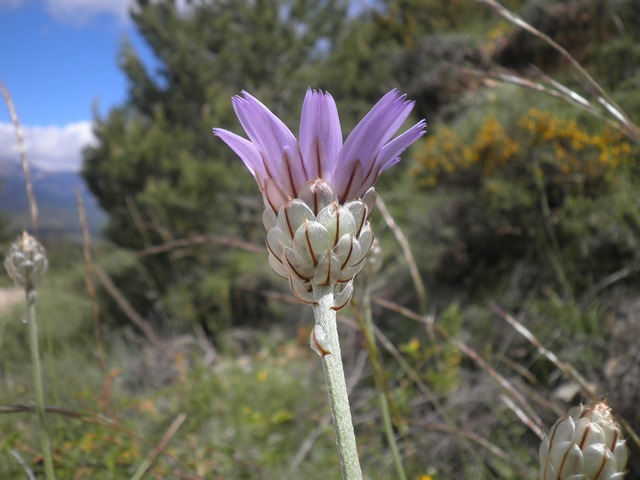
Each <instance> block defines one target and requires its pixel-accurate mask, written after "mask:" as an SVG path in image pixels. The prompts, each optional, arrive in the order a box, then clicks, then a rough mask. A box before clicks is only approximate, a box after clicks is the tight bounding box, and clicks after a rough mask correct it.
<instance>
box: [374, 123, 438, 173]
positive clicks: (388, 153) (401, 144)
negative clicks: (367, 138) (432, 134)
mask: <svg viewBox="0 0 640 480" xmlns="http://www.w3.org/2000/svg"><path fill="white" fill-rule="evenodd" d="M426 126H427V122H425V121H424V120H421V121H420V122H418V123H416V124H415V125H414V126H413V127H411V128H410V129H409V130H407V131H406V132H404V133H403V134H402V135H399V136H398V137H396V138H394V139H393V140H391V141H390V142H389V143H387V144H386V145H385V146H384V147H382V149H381V150H380V153H379V154H378V158H377V160H376V163H379V164H380V167H381V168H380V173H382V172H384V171H385V170H387V169H388V168H389V167H392V166H393V165H395V164H396V163H398V162H399V161H400V154H401V153H402V152H404V151H405V150H406V149H407V147H408V146H409V145H411V144H412V143H413V142H415V141H416V140H417V139H418V138H420V137H421V136H422V135H424V134H425V133H426Z"/></svg>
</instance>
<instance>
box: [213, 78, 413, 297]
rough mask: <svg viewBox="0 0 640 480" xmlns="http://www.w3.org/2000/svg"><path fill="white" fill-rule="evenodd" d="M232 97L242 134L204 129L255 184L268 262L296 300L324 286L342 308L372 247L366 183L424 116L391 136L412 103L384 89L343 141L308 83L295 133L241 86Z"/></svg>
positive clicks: (323, 100) (324, 96) (409, 139)
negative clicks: (232, 154)
mask: <svg viewBox="0 0 640 480" xmlns="http://www.w3.org/2000/svg"><path fill="white" fill-rule="evenodd" d="M232 102H233V107H234V109H235V111H236V114H237V115H238V119H239V120H240V123H241V124H242V127H243V128H244V130H245V132H246V133H247V135H248V137H249V140H247V139H245V138H242V137H240V136H238V135H236V134H235V133H232V132H229V131H227V130H224V129H220V128H215V129H214V130H213V131H214V134H215V135H217V136H219V137H220V138H221V139H222V140H224V141H225V142H226V143H227V145H229V146H230V147H231V149H233V151H234V152H236V153H237V154H238V155H239V156H240V158H241V159H242V161H243V162H244V164H245V165H246V166H247V168H248V169H249V171H250V172H251V173H252V175H253V176H254V178H255V179H256V181H257V183H258V187H259V188H260V191H261V192H262V196H263V198H264V204H265V211H264V215H263V224H264V227H265V229H266V230H267V232H268V233H267V247H268V249H269V264H270V265H271V268H272V269H273V270H274V271H275V272H276V273H277V274H278V275H280V276H282V277H284V278H287V279H288V280H289V284H290V286H291V290H292V291H293V293H294V294H295V295H296V297H298V299H299V300H301V301H303V302H305V303H312V304H313V303H316V302H317V292H316V288H317V287H318V286H322V287H330V288H331V289H332V291H333V293H334V294H335V296H334V302H333V308H334V309H336V310H338V309H340V308H342V307H343V306H344V305H346V304H347V302H348V301H349V300H350V299H351V295H352V293H353V279H354V277H355V276H356V275H357V274H358V273H359V272H360V271H361V270H362V268H363V266H364V265H365V259H366V257H367V254H368V253H369V251H370V250H371V248H372V245H373V241H374V235H373V230H372V229H371V226H370V225H369V217H370V216H371V212H372V211H373V207H374V205H375V200H376V193H375V190H374V188H373V186H374V184H375V182H376V180H377V179H378V176H379V175H380V174H381V173H382V172H383V171H385V170H387V169H388V168H389V167H391V166H393V165H395V164H396V163H398V161H399V160H400V157H399V156H400V154H401V153H402V152H403V151H404V150H405V149H406V148H407V147H408V146H409V145H411V144H412V143H413V142H415V141H416V140H417V139H418V138H419V137H420V136H422V135H423V134H424V133H425V125H426V124H425V122H424V120H422V121H420V122H418V123H417V124H415V125H414V126H413V127H411V128H409V129H408V130H407V131H405V132H404V133H402V134H401V135H399V136H397V137H396V138H394V139H393V140H392V138H393V136H394V135H395V134H396V133H397V131H398V130H399V129H400V127H401V126H402V124H403V123H404V122H405V120H406V119H407V117H408V116H409V114H410V113H411V110H412V109H413V102H409V101H406V99H405V96H404V95H400V94H399V93H398V92H397V91H396V90H392V91H391V92H389V93H387V94H386V95H385V96H384V97H382V99H381V100H380V101H379V102H378V103H377V104H376V105H375V106H374V107H373V108H372V109H371V111H370V112H369V113H368V114H367V115H366V116H365V117H364V118H363V119H362V121H361V122H360V123H359V124H358V125H357V126H356V127H355V129H354V130H353V132H351V134H350V135H349V136H348V137H347V139H346V140H345V142H344V144H343V143H342V131H341V129H340V120H339V118H338V110H337V108H336V104H335V102H334V100H333V98H332V97H331V95H329V94H328V93H323V92H318V91H314V90H311V89H309V90H307V94H306V96H305V99H304V103H303V105H302V115H301V119H300V136H299V140H297V139H296V137H295V136H294V135H293V133H291V131H290V130H289V129H288V128H287V127H286V126H285V125H284V123H282V121H280V119H278V117H276V116H275V115H274V114H273V113H271V112H270V111H269V110H268V109H267V107H265V106H264V105H263V104H262V103H260V102H259V101H258V100H257V99H255V98H254V97H252V96H251V95H249V94H248V93H247V92H242V96H241V97H240V96H236V97H234V98H233V99H232ZM322 290H323V291H325V290H326V288H323V289H322Z"/></svg>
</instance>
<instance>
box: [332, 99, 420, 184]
mask: <svg viewBox="0 0 640 480" xmlns="http://www.w3.org/2000/svg"><path fill="white" fill-rule="evenodd" d="M413 105H414V104H413V102H407V101H405V96H404V95H403V96H401V95H399V94H398V92H397V91H396V90H392V91H391V92H389V93H387V94H386V95H385V96H384V97H382V99H380V101H379V102H378V103H377V104H376V105H375V106H374V107H373V108H372V109H371V111H370V112H369V113H368V114H367V115H366V116H365V117H364V118H363V119H362V121H361V122H360V123H359V124H358V125H357V126H356V128H354V130H353V132H351V134H350V135H349V137H348V138H347V140H346V141H345V142H344V146H343V147H342V150H341V151H340V154H339V157H338V162H337V164H336V171H335V174H334V179H333V182H332V183H333V185H334V187H335V188H336V189H337V191H338V192H341V193H339V194H338V195H339V196H340V197H343V196H344V194H345V193H346V191H347V190H353V187H354V186H355V184H352V185H351V186H348V185H347V183H348V182H349V177H350V176H351V172H352V171H353V169H354V168H356V165H357V164H358V163H361V168H362V176H363V177H365V178H367V177H369V176H371V174H372V172H374V171H375V170H378V167H379V165H375V164H374V163H375V160H376V156H377V154H378V152H379V151H380V149H381V148H382V147H383V146H384V145H385V144H386V143H387V142H388V141H389V140H390V139H391V138H392V137H393V135H394V134H395V133H396V132H397V131H398V129H399V128H400V126H401V125H402V124H403V123H404V121H405V120H406V119H407V117H408V116H409V114H410V113H411V110H412V109H413ZM378 173H379V172H378ZM358 190H360V189H358Z"/></svg>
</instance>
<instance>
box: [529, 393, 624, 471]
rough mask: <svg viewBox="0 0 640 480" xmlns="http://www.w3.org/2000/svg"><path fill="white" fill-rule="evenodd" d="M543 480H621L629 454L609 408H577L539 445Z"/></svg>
mask: <svg viewBox="0 0 640 480" xmlns="http://www.w3.org/2000/svg"><path fill="white" fill-rule="evenodd" d="M539 453H540V475H539V477H538V478H539V479H540V480H561V479H562V480H564V479H567V480H621V479H622V478H624V475H625V468H626V465H627V461H628V458H629V452H628V450H627V446H626V444H625V440H624V439H623V438H622V434H621V431H620V427H619V426H618V424H617V423H616V421H615V419H614V418H613V415H611V409H610V408H609V406H608V405H607V404H606V403H604V402H600V403H597V404H595V405H588V406H586V407H585V406H583V405H580V406H579V407H574V408H572V409H571V410H569V412H568V414H567V416H565V417H563V418H561V419H560V420H558V421H557V422H556V424H555V425H554V426H553V427H552V428H551V430H550V431H549V435H548V436H546V437H545V438H544V440H543V441H542V444H541V445H540V452H539Z"/></svg>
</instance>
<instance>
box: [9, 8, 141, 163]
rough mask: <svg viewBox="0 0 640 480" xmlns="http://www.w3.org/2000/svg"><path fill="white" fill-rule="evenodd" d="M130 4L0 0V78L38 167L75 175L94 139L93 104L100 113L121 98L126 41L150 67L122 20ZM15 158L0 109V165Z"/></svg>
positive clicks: (12, 139) (126, 21) (11, 133)
mask: <svg viewBox="0 0 640 480" xmlns="http://www.w3.org/2000/svg"><path fill="white" fill-rule="evenodd" d="M129 2H130V0H0V81H2V82H3V83H4V84H5V86H6V87H7V89H8V90H9V92H10V93H11V96H12V97H13V102H14V104H15V107H16V110H17V113H18V116H19V118H20V123H21V124H22V127H23V129H24V133H25V139H26V142H25V143H26V147H27V156H28V158H29V161H30V162H31V163H33V164H34V165H37V166H39V167H43V168H47V169H52V170H77V169H78V168H79V166H80V150H81V148H82V146H83V145H85V144H87V143H90V142H92V141H93V135H92V133H91V120H92V105H93V103H94V102H98V105H99V111H100V112H101V114H103V115H104V114H105V113H106V112H108V110H109V109H110V108H111V107H113V106H114V105H116V104H119V103H122V102H123V101H124V100H125V99H126V94H127V93H126V90H127V86H126V81H125V78H124V76H123V75H122V73H121V72H120V70H119V69H118V66H117V55H118V52H119V49H120V46H121V45H122V42H123V40H124V39H125V38H128V39H129V40H130V41H131V42H132V43H133V44H134V46H135V48H136V49H137V50H138V51H139V52H140V53H141V55H142V57H143V59H145V60H146V61H147V62H152V55H151V53H150V52H149V51H148V49H147V48H146V46H145V44H144V42H143V41H142V40H141V38H140V37H139V36H138V35H137V32H136V31H135V28H134V27H133V25H132V23H131V22H130V20H129V19H128V15H127V11H128V4H129ZM15 160H17V153H16V148H15V133H14V130H13V126H12V125H11V119H10V117H9V112H8V109H7V108H6V105H5V104H4V102H2V105H0V162H3V161H15Z"/></svg>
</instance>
